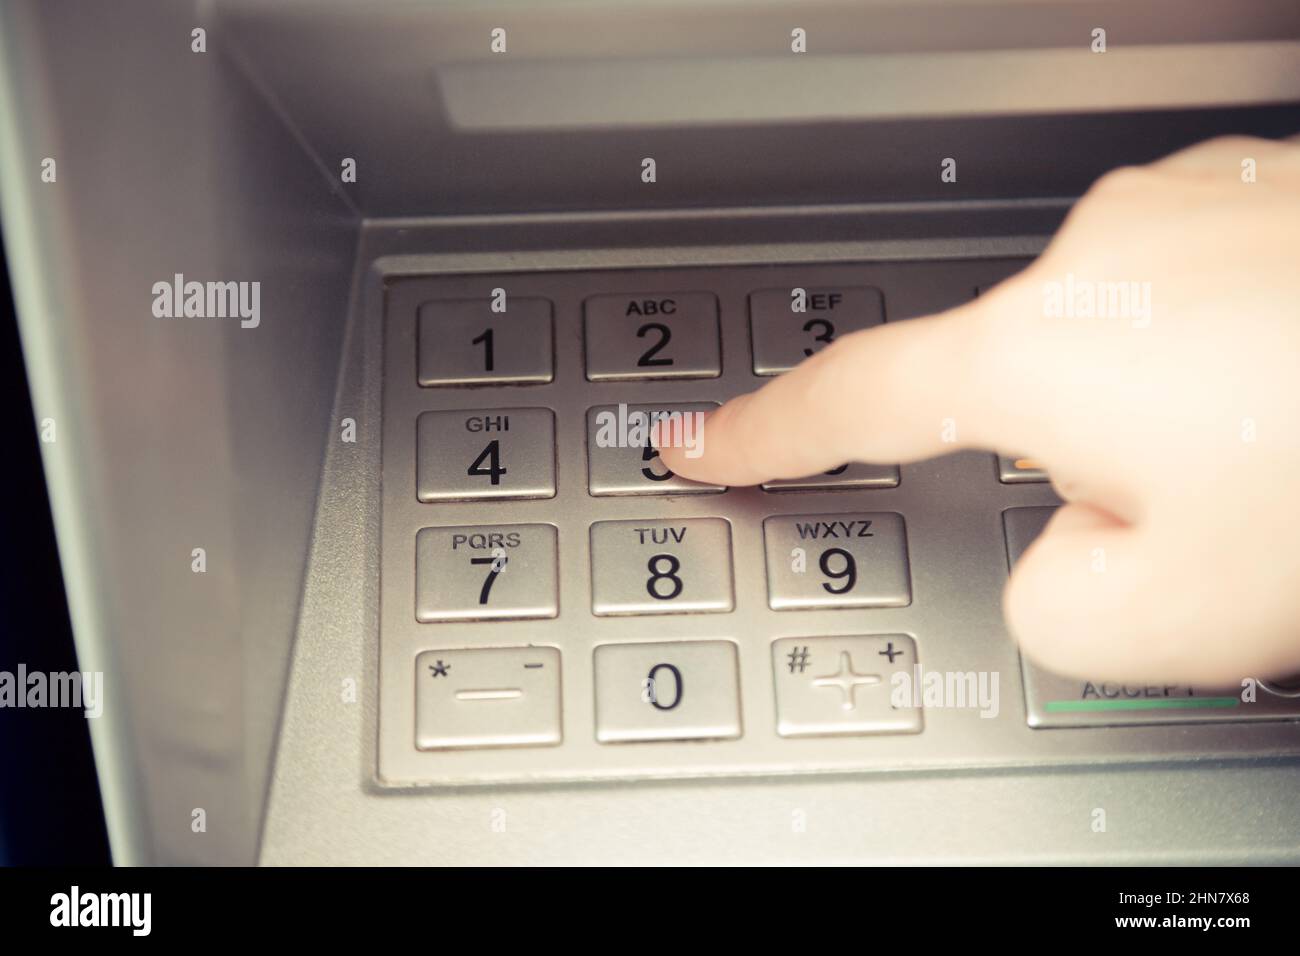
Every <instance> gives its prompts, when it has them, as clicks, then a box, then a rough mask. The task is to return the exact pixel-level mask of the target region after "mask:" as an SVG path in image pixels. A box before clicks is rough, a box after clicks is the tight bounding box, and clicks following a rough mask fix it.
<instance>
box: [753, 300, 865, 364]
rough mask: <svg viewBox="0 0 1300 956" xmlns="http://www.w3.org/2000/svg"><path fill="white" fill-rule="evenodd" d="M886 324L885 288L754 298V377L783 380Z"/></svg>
mask: <svg viewBox="0 0 1300 956" xmlns="http://www.w3.org/2000/svg"><path fill="white" fill-rule="evenodd" d="M884 321H885V306H884V300H883V299H882V297H881V295H880V290H879V289H871V288H855V287H839V288H818V289H805V288H803V287H801V286H797V287H794V288H786V289H763V290H761V291H758V292H754V293H752V294H751V295H750V297H749V324H750V335H751V338H752V341H753V348H754V356H753V359H754V374H755V375H779V374H781V373H782V372H788V371H790V369H792V368H794V367H795V366H796V365H798V364H799V363H800V362H802V361H803V360H804V359H805V358H807V357H809V356H810V355H813V354H814V353H815V352H817V351H819V350H821V349H823V348H825V347H826V346H827V345H829V344H830V343H831V342H833V341H835V340H836V339H837V338H840V337H842V336H844V335H847V334H848V333H850V332H856V331H858V330H859V329H865V328H869V327H871V326H873V325H879V324H880V323H882V322H884Z"/></svg>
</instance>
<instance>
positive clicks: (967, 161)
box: [0, 0, 1300, 864]
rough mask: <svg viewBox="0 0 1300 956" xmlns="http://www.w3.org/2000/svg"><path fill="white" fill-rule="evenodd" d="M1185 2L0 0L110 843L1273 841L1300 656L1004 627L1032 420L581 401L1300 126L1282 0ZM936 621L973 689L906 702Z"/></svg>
mask: <svg viewBox="0 0 1300 956" xmlns="http://www.w3.org/2000/svg"><path fill="white" fill-rule="evenodd" d="M1193 7H1194V8H1195V9H1194V10H1191V9H1189V7H1188V4H1187V2H1186V0H1182V2H1175V0H1168V2H1166V0H1152V2H1141V3H1134V2H1082V0H1080V2H1076V0H1059V2H1035V3H1030V2H1018V0H1000V2H989V0H932V2H924V3H902V2H874V0H873V2H869V3H848V2H839V0H827V2H815V3H811V4H788V3H769V2H760V3H749V4H745V5H743V7H742V6H738V5H736V4H732V3H725V2H720V0H701V2H695V3H689V4H686V3H677V2H670V0H629V2H621V3H601V2H596V3H573V2H560V0H535V2H529V3H522V2H521V3H506V2H500V3H498V2H490V3H482V2H473V3H472V2H428V0H426V2H416V0H384V2H369V3H363V2H360V0H355V2H344V0H316V2H306V0H275V2H266V0H258V2H254V0H200V2H192V3H187V2H180V3H177V2H164V0H122V2H118V3H113V4H105V3H97V2H88V0H41V2H36V0H13V2H10V3H7V4H5V5H4V7H3V8H2V9H0V99H2V100H3V107H2V108H0V124H3V135H0V151H2V152H0V176H2V177H3V179H2V180H0V199H2V200H3V217H4V218H3V226H4V239H5V248H6V252H7V255H8V258H9V263H10V270H11V274H12V277H13V284H14V289H15V296H16V300H17V306H18V311H19V319H20V328H21V337H22V346H23V351H24V357H25V362H26V366H27V370H28V374H29V377H30V380H31V387H32V399H33V407H34V409H35V413H36V418H37V423H36V424H37V425H39V424H40V423H42V422H46V421H50V422H54V423H56V424H57V435H58V438H57V441H53V442H49V443H45V444H43V445H42V452H43V456H44V466H45V470H46V475H47V480H48V487H49V492H50V497H51V501H52V507H53V512H54V518H55V526H56V531H57V538H58V546H59V553H60V556H61V562H62V566H63V570H64V576H65V580H66V589H67V597H68V602H69V607H70V611H71V615H72V621H73V625H74V629H75V637H76V646H77V652H78V658H79V662H80V666H81V668H82V669H83V670H86V671H95V672H101V673H102V674H103V680H104V711H103V714H102V715H101V716H100V717H98V718H96V719H94V720H92V721H91V735H92V739H93V745H94V754H95V761H96V766H97V771H98V775H99V780H100V784H101V789H102V792H103V800H104V810H105V815H106V819H107V824H108V830H109V836H110V840H111V845H112V852H113V857H114V860H115V861H116V862H118V863H121V864H249V863H255V862H256V863H263V864H467V863H473V864H484V863H491V864H557V863H560V864H563V863H644V864H699V863H746V864H748V863H799V864H808V863H842V862H858V863H936V862H966V863H1012V864H1014V863H1028V862H1053V863H1089V864H1113V863H1121V862H1122V863H1198V862H1199V863H1207V862H1208V863H1273V862H1292V863H1294V862H1297V861H1300V725H1298V724H1297V719H1298V718H1300V688H1296V687H1290V686H1287V685H1281V684H1277V685H1270V686H1269V687H1268V688H1266V689H1265V690H1264V691H1263V692H1262V702H1261V703H1260V704H1259V706H1256V707H1253V708H1250V709H1246V708H1237V707H1234V706H1230V704H1231V700H1230V699H1229V703H1228V704H1223V705H1222V706H1218V705H1213V704H1206V703H1205V701H1206V700H1211V701H1212V700H1214V699H1215V695H1214V694H1213V693H1210V694H1208V695H1207V694H1206V693H1205V692H1203V691H1202V690H1200V689H1187V688H1164V687H1161V688H1148V687H1125V686H1116V685H1110V684H1104V683H1101V682H1090V681H1078V680H1072V679H1067V678H1064V677H1061V676H1057V675H1053V674H1049V673H1046V672H1044V671H1042V670H1040V669H1039V668H1037V667H1035V666H1034V665H1033V664H1031V663H1029V662H1027V661H1022V660H1021V657H1020V654H1019V652H1018V650H1017V648H1016V646H1015V644H1014V642H1013V641H1012V640H1011V639H1010V638H1009V637H1008V635H1007V633H1006V630H1005V627H1004V624H1003V622H1002V617H1001V611H1000V595H1001V590H1002V587H1003V584H1004V583H1005V580H1006V577H1007V574H1008V568H1009V566H1010V564H1011V563H1012V562H1014V561H1015V560H1016V558H1017V556H1018V554H1019V553H1020V551H1022V550H1023V549H1024V547H1025V546H1026V545H1027V544H1028V542H1030V541H1031V540H1032V539H1033V537H1034V536H1035V535H1036V534H1037V533H1038V531H1039V530H1040V529H1041V527H1042V525H1043V522H1044V521H1045V520H1046V518H1047V516H1049V515H1050V513H1051V509H1052V508H1053V507H1054V506H1055V505H1056V504H1057V503H1058V499H1057V498H1056V496H1055V494H1054V492H1053V490H1052V486H1051V484H1050V482H1048V481H1047V480H1046V477H1047V476H1045V475H1044V474H1042V472H1040V471H1038V470H1037V469H1036V468H1035V467H1034V463H1033V462H1029V461H1018V460H1015V459H1005V458H999V457H997V456H995V455H994V454H993V453H992V452H988V453H983V452H963V453H959V454H954V455H950V456H946V457H942V458H938V459H935V460H931V461H925V462H921V463H918V464H910V465H903V466H901V467H899V466H898V465H896V464H891V463H887V462H886V463H880V462H873V463H847V464H846V465H845V467H843V468H841V469H836V470H834V471H833V472H831V473H828V474H825V475H817V476H810V477H808V478H807V479H803V480H792V481H787V482H779V483H771V484H769V485H765V486H762V487H754V488H721V487H714V486H707V485H700V484H697V483H693V482H687V481H685V480H684V479H681V478H678V477H677V476H674V475H672V474H671V473H669V472H667V471H666V470H665V469H664V468H663V467H662V464H661V463H660V462H658V461H657V460H656V458H657V456H656V453H655V452H654V449H653V448H652V447H650V446H649V445H648V444H646V442H645V440H644V437H643V436H642V437H637V438H632V439H630V440H627V441H623V442H615V443H613V444H611V443H609V442H604V441H601V440H600V439H599V435H598V433H599V431H600V429H601V428H602V427H606V426H608V427H610V428H612V429H613V430H614V431H615V432H618V430H619V428H620V427H621V425H620V423H622V425H626V424H628V423H629V422H634V421H635V420H636V419H635V415H634V414H633V413H635V412H636V411H637V410H638V409H641V410H662V411H670V410H678V411H687V412H689V411H698V410H705V409H707V408H709V407H712V406H713V405H715V404H716V403H719V402H722V401H724V400H725V399H727V398H729V397H731V396H733V395H737V394H740V393H743V392H746V391H750V390H752V389H754V388H756V387H757V386H759V385H760V384H762V382H764V381H765V380H767V379H769V378H770V377H771V376H773V375H778V374H781V373H782V372H783V371H785V370H787V369H789V368H791V367H792V366H793V365H794V364H796V363H797V362H799V361H800V360H802V358H804V357H805V356H806V355H809V354H812V353H813V352H815V351H816V350H817V349H818V348H821V347H823V346H824V345H825V343H826V342H828V341H832V340H833V338H834V337H835V336H836V335H839V334H843V333H844V332H847V331H850V330H853V329H856V328H862V327H867V326H870V325H873V324H878V323H882V322H899V321H907V320H908V319H909V318H912V317H915V316H921V315H926V314H929V313H933V312H936V311H938V310H942V309H945V308H948V307H951V306H952V305H954V304H957V303H960V302H962V301H965V300H967V299H969V298H970V297H972V296H975V295H977V294H978V293H979V291H980V290H982V289H985V288H988V287H990V286H992V285H994V284H996V283H997V282H999V281H1000V280H1002V279H1004V278H1005V277H1007V276H1009V275H1011V274H1013V273H1015V272H1016V271H1018V270H1019V269H1021V268H1022V267H1023V266H1024V265H1025V263H1027V262H1028V261H1030V260H1032V258H1033V257H1034V256H1035V255H1036V254H1038V253H1039V252H1040V251H1041V250H1042V249H1043V248H1044V245H1045V244H1046V242H1047V240H1048V239H1049V238H1050V236H1051V235H1052V233H1053V231H1054V230H1055V229H1056V227H1057V226H1058V225H1059V224H1060V222H1061V221H1062V218H1063V216H1064V215H1065V213H1066V212H1067V211H1068V210H1069V208H1070V206H1071V203H1072V202H1073V201H1074V200H1075V199H1077V198H1078V197H1079V196H1080V195H1081V194H1082V192H1083V191H1084V190H1085V189H1086V188H1087V186H1088V185H1089V184H1090V183H1091V182H1092V181H1093V180H1094V179H1095V178H1096V177H1098V176H1099V175H1101V174H1102V173H1104V172H1105V171H1107V170H1109V169H1111V168H1114V167H1116V166H1120V165H1124V164H1133V163H1141V162H1145V161H1149V160H1152V159H1154V158H1157V157H1159V156H1162V155H1164V154H1167V153H1169V152H1170V151H1173V150H1175V149H1177V148H1179V147H1182V146H1185V145H1189V144H1191V143H1194V142H1197V141H1200V140H1203V139H1206V138H1209V137H1211V136H1214V135H1218V134H1224V133H1243V134H1251V135H1258V136H1266V137H1280V136H1284V135H1290V134H1293V133H1295V132H1296V130H1297V129H1300V11H1298V10H1297V9H1296V7H1295V4H1294V3H1289V2H1266V0H1242V2H1239V3H1234V4H1231V5H1220V4H1212V3H1196V4H1193ZM792 289H802V290H805V291H806V293H807V295H808V305H809V311H808V312H807V313H806V314H804V315H802V316H799V317H797V319H798V320H797V321H791V316H790V312H789V309H788V308H785V303H786V302H788V301H789V295H790V290H792ZM629 416H631V417H629ZM868 528H870V531H869V532H868V531H867V529H868ZM800 547H802V548H804V549H805V552H806V553H805V556H806V559H807V573H805V574H793V573H791V571H790V569H789V566H788V562H787V559H786V557H787V555H788V554H789V553H790V552H791V549H792V548H800ZM930 673H934V674H938V675H940V676H941V677H942V679H943V680H944V681H945V682H946V685H947V686H948V687H949V688H950V689H951V688H955V689H956V690H957V692H958V693H965V694H967V698H966V701H965V704H964V705H962V706H926V702H925V699H924V696H923V695H921V694H919V693H918V695H917V696H915V697H914V698H913V699H912V700H911V701H910V702H905V703H904V705H898V704H897V703H890V702H889V700H888V698H887V697H886V691H885V689H884V688H885V687H886V685H889V684H891V683H894V682H895V675H903V676H902V677H901V678H899V680H901V681H904V682H906V681H913V682H915V686H916V687H917V688H918V689H919V688H920V687H921V686H922V684H923V682H924V680H925V676H926V675H927V674H930Z"/></svg>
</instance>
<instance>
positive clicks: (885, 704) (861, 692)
mask: <svg viewBox="0 0 1300 956" xmlns="http://www.w3.org/2000/svg"><path fill="white" fill-rule="evenodd" d="M916 665H917V660H916V644H915V643H914V642H913V641H912V639H911V638H910V637H908V636H907V635H906V634H883V635H880V636H871V637H786V638H782V639H781V640H779V641H774V642H773V644H772V669H773V671H774V673H775V675H776V721H777V724H776V731H777V733H778V734H780V735H781V736H782V737H820V736H828V735H835V734H915V733H920V731H921V699H922V695H921V693H920V691H919V689H916V688H913V687H911V682H912V681H913V680H914V678H915V675H917V674H919V673H920V672H919V671H918V670H916V669H915V668H916ZM914 691H915V692H914Z"/></svg>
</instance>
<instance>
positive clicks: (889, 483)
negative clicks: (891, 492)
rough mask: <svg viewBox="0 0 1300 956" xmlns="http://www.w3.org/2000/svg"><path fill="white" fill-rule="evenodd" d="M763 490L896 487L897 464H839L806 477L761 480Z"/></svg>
mask: <svg viewBox="0 0 1300 956" xmlns="http://www.w3.org/2000/svg"><path fill="white" fill-rule="evenodd" d="M762 487H763V490H764V491H822V490H828V491H829V490H833V489H835V488H896V487H898V466H897V465H864V464H861V463H858V462H854V463H852V464H848V465H840V466H839V467H838V468H832V469H831V470H830V471H826V472H822V473H821V474H820V475H809V476H808V477H806V478H777V479H774V480H772V481H765V482H763V486H762Z"/></svg>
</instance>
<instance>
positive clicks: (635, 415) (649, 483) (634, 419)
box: [587, 402, 726, 495]
mask: <svg viewBox="0 0 1300 956" xmlns="http://www.w3.org/2000/svg"><path fill="white" fill-rule="evenodd" d="M717 407H718V406H717V403H716V402H686V403H680V404H676V405H672V406H666V405H625V404H624V405H601V406H598V407H596V408H592V409H588V411H587V487H588V489H589V490H590V491H591V493H592V494H593V495H666V494H673V495H689V494H707V493H709V492H718V491H725V490H726V489H725V488H723V487H722V486H721V485H711V484H705V483H704V482H699V481H690V480H689V479H686V478H679V477H678V476H677V475H675V474H673V473H672V472H671V471H669V470H668V469H667V468H665V467H664V465H663V462H662V461H661V460H660V458H659V452H658V451H656V450H655V448H654V447H653V446H652V445H651V444H650V441H649V438H648V437H646V436H647V434H648V424H647V423H648V422H649V421H650V420H651V417H652V416H656V415H658V416H662V415H665V414H670V415H674V416H676V417H674V418H671V419H668V420H667V421H666V422H665V430H666V431H671V432H674V433H675V434H677V435H680V436H681V440H680V441H679V442H678V443H679V444H682V445H684V446H685V447H686V448H687V454H690V453H691V452H690V449H691V448H692V447H694V446H693V443H694V442H697V441H698V436H699V421H700V417H701V416H702V415H703V414H704V413H706V412H708V411H711V410H712V409H714V408H717ZM661 440H663V439H661Z"/></svg>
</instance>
